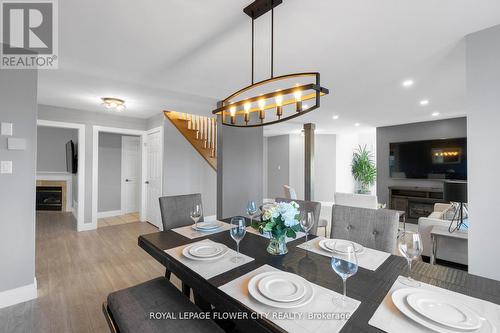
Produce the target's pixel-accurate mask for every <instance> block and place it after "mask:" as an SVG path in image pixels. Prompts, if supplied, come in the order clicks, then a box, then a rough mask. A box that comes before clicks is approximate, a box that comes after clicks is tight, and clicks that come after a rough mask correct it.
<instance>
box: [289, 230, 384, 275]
mask: <svg viewBox="0 0 500 333" xmlns="http://www.w3.org/2000/svg"><path fill="white" fill-rule="evenodd" d="M323 239H325V237H317V238H315V239H311V240H310V241H309V242H307V243H308V244H310V245H311V246H310V248H306V247H305V244H307V243H302V244H300V245H297V247H299V248H301V249H304V250H307V251H311V252H314V253H318V254H321V255H323V256H325V257H330V258H331V257H332V256H334V253H332V252H328V251H325V250H323V249H322V248H321V247H320V246H319V242H320V241H321V240H323ZM390 256H391V254H390V253H387V252H382V251H378V250H374V249H370V248H368V247H365V248H364V251H363V252H361V253H360V254H358V266H360V267H363V268H366V269H369V270H371V271H376V270H377V268H379V266H380V265H382V264H383V263H384V261H386V260H387V258H389V257H390Z"/></svg>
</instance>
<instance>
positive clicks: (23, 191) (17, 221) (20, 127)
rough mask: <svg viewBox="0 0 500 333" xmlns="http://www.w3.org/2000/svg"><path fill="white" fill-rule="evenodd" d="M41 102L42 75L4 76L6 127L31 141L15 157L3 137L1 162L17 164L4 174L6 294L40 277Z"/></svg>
mask: <svg viewBox="0 0 500 333" xmlns="http://www.w3.org/2000/svg"><path fill="white" fill-rule="evenodd" d="M36 99H37V72H36V71H32V70H0V122H11V123H13V124H14V137H17V138H24V139H26V150H24V151H12V150H7V149H6V147H7V137H5V136H0V160H2V161H12V163H13V173H12V174H0V198H1V199H0V235H2V239H1V241H0V272H1V273H0V292H1V291H5V290H9V289H13V288H17V287H21V286H25V285H30V284H32V283H33V279H34V276H35V173H36V112H37V111H36V110H37V106H36Z"/></svg>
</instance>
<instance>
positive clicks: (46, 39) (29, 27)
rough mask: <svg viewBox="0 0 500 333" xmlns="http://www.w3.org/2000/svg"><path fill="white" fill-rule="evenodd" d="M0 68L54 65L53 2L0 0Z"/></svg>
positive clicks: (54, 28) (55, 54) (28, 67)
mask: <svg viewBox="0 0 500 333" xmlns="http://www.w3.org/2000/svg"><path fill="white" fill-rule="evenodd" d="M0 5H1V14H0V18H1V22H2V23H1V29H2V30H1V38H2V39H1V46H2V48H1V52H0V56H1V61H0V68H17V69H23V68H25V69H56V68H57V63H58V61H57V8H56V7H57V3H56V2H55V0H45V1H29V0H28V1H12V0H0Z"/></svg>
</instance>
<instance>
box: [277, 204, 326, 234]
mask: <svg viewBox="0 0 500 333" xmlns="http://www.w3.org/2000/svg"><path fill="white" fill-rule="evenodd" d="M291 201H295V202H296V203H298V204H299V211H301V212H303V211H306V212H313V214H314V225H313V227H312V228H311V230H309V233H310V234H312V235H317V233H318V222H319V214H320V213H321V203H319V202H316V201H305V200H297V199H287V198H276V202H291Z"/></svg>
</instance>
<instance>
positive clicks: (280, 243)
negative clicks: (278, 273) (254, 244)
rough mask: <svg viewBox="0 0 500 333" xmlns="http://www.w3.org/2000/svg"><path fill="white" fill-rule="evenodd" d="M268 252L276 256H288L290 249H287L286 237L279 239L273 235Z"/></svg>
mask: <svg viewBox="0 0 500 333" xmlns="http://www.w3.org/2000/svg"><path fill="white" fill-rule="evenodd" d="M267 252H268V253H269V254H272V255H275V256H280V255H284V254H287V253H288V248H287V247H286V241H285V235H283V236H281V237H278V238H275V237H274V236H272V235H271V238H270V239H269V245H268V246H267Z"/></svg>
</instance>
